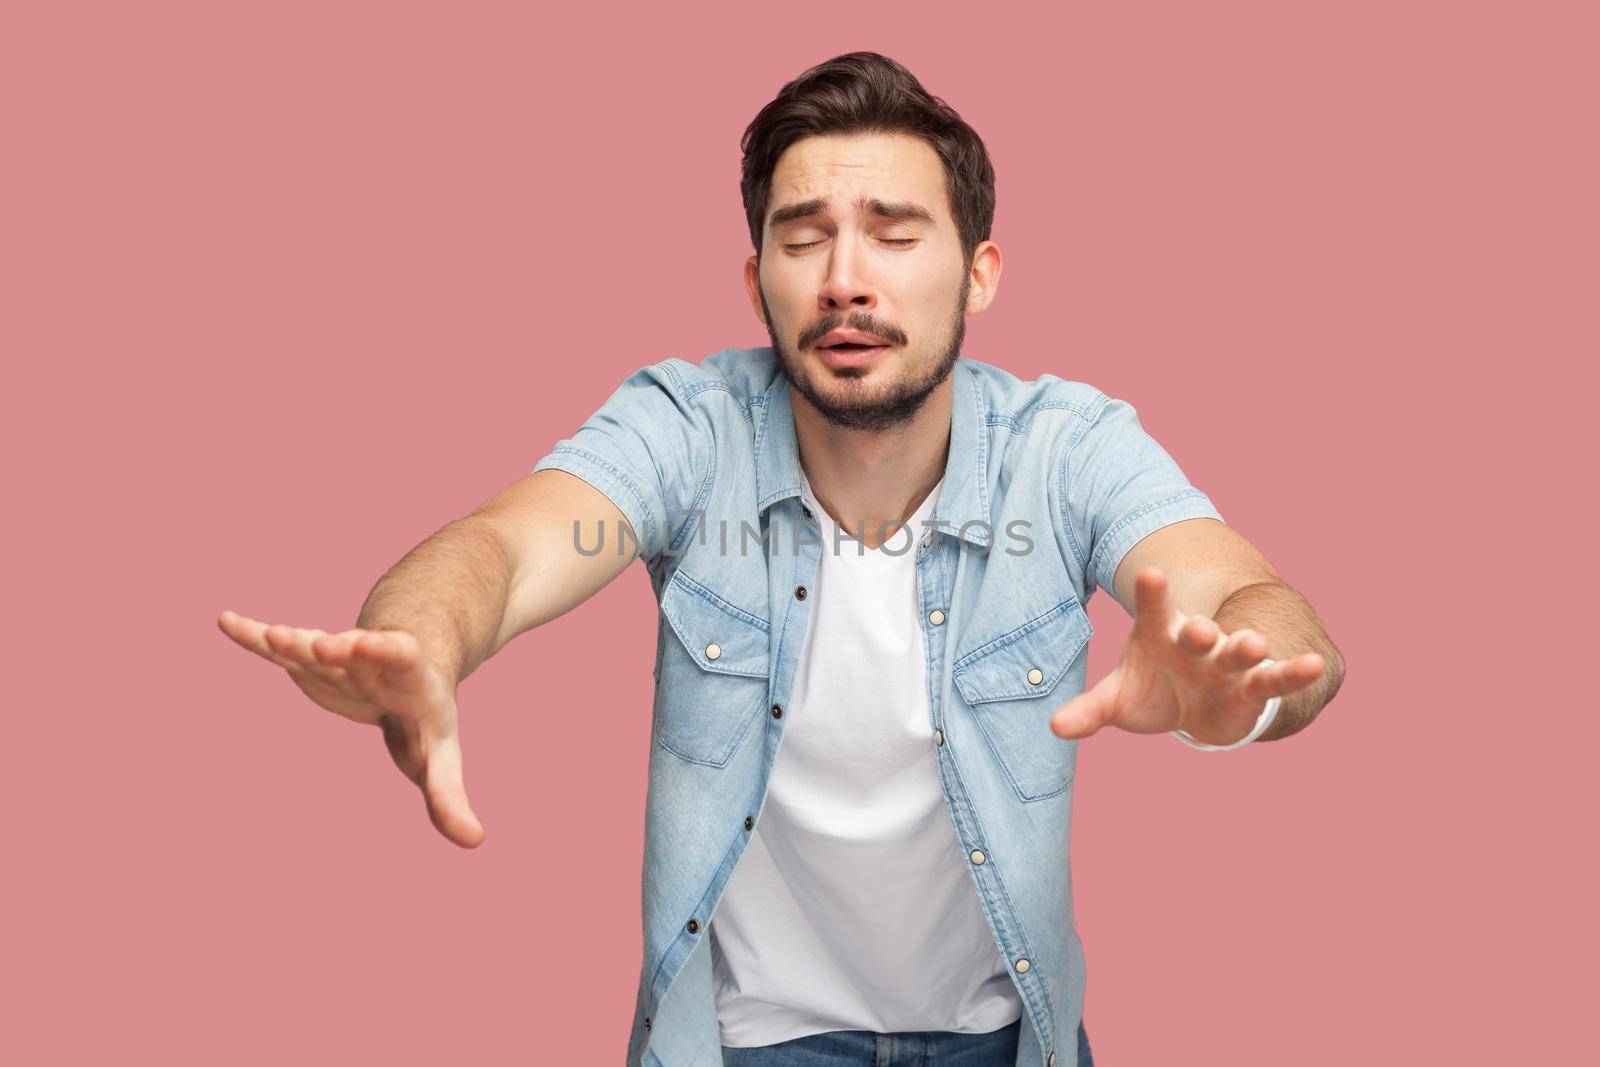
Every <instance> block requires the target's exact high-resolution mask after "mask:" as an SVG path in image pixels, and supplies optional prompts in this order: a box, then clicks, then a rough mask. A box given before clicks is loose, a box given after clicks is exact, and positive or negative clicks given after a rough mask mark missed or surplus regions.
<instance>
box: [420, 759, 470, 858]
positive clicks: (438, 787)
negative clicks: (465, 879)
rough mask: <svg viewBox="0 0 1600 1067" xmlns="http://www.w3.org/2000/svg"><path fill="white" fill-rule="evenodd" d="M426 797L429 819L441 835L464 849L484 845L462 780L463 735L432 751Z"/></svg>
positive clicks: (424, 782)
mask: <svg viewBox="0 0 1600 1067" xmlns="http://www.w3.org/2000/svg"><path fill="white" fill-rule="evenodd" d="M422 794H423V797H424V798H425V800H426V802H427V805H428V818H429V819H430V820H431V821H432V822H433V825H434V828H435V829H437V830H438V831H439V832H440V833H441V834H443V835H444V836H445V837H447V838H449V839H450V840H451V841H453V842H455V843H456V844H458V845H460V846H461V847H462V848H477V847H478V846H479V845H480V844H482V843H483V838H484V831H483V823H482V822H480V821H479V819H478V816H477V815H476V814H475V813H474V812H473V810H472V804H471V803H470V802H469V801H468V800H467V787H466V784H465V782H464V780H463V778H462V773H461V738H460V735H459V734H452V735H451V736H449V737H446V738H441V739H440V740H439V741H437V742H436V743H435V744H434V746H433V748H432V750H431V751H429V753H428V769H427V772H426V775H425V776H424V780H423V784H422Z"/></svg>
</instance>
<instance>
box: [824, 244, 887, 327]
mask: <svg viewBox="0 0 1600 1067" xmlns="http://www.w3.org/2000/svg"><path fill="white" fill-rule="evenodd" d="M862 267H863V263H862V258H861V256H860V255H859V253H858V252H857V250H856V249H855V247H854V245H853V242H851V241H848V240H836V241H834V242H833V247H832V248H831V249H830V250H829V252H828V276H827V277H826V278H824V279H823V281H822V290H821V292H820V293H818V294H817V303H818V306H819V307H821V309H822V310H823V311H838V310H841V309H849V308H866V309H871V308H873V307H876V306H877V303H878V294H877V291H876V290H875V289H874V288H873V286H872V285H871V283H870V282H869V281H868V279H867V278H866V277H865V275H864V273H863V271H862Z"/></svg>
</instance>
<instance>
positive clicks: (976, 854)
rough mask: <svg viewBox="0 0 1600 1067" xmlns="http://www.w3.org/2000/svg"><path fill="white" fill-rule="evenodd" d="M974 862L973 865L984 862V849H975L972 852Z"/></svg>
mask: <svg viewBox="0 0 1600 1067" xmlns="http://www.w3.org/2000/svg"><path fill="white" fill-rule="evenodd" d="M972 862H973V863H982V862H983V849H981V848H975V849H973V850H972Z"/></svg>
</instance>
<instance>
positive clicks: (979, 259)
mask: <svg viewBox="0 0 1600 1067" xmlns="http://www.w3.org/2000/svg"><path fill="white" fill-rule="evenodd" d="M1002 262H1003V261H1002V259H1001V256H1000V246H999V245H997V244H995V243H994V242H993V241H984V242H983V243H982V244H980V245H978V247H977V248H974V249H973V250H972V287H971V288H970V289H969V290H967V307H966V313H967V314H968V315H976V314H978V312H980V311H982V310H983V309H984V308H986V307H988V306H989V304H990V303H991V302H992V301H993V300H994V293H995V290H996V289H998V288H999V287H1000V268H1001V266H1002Z"/></svg>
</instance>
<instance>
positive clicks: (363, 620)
mask: <svg viewBox="0 0 1600 1067" xmlns="http://www.w3.org/2000/svg"><path fill="white" fill-rule="evenodd" d="M510 586H511V560H510V557H509V555H508V553H507V551H506V546H505V544H504V542H503V541H501V540H500V538H499V537H498V536H497V535H496V534H495V532H494V530H493V528H492V527H491V526H490V525H489V524H487V523H485V522H484V521H482V520H480V519H477V518H474V517H473V516H470V515H469V516H467V517H465V518H461V519H457V520H456V521H454V522H452V523H450V524H449V525H447V526H445V527H444V528H443V529H441V530H440V531H439V532H438V533H436V534H434V535H433V536H432V537H429V538H428V539H427V540H426V541H424V542H422V543H421V544H420V545H418V546H417V547H416V548H413V549H412V550H411V551H410V552H408V553H406V555H405V557H404V558H403V559H401V560H400V562H399V563H396V564H395V565H394V566H393V567H390V568H389V570H388V572H387V573H386V574H384V576H383V577H382V578H380V579H379V580H378V584H377V585H375V586H374V587H373V589H372V592H371V593H369V594H368V595H367V600H366V603H365V604H363V605H362V606H361V614H360V617H359V618H358V619H357V620H356V625H357V626H358V627H361V628H363V629H374V630H390V629H396V630H409V631H410V632H411V633H413V634H415V635H416V637H417V640H418V641H420V642H421V643H422V648H423V652H424V654H425V655H426V656H427V657H428V659H429V660H431V661H432V662H433V664H434V665H435V666H437V667H438V668H439V670H440V671H441V672H443V674H444V676H445V680H446V681H447V682H449V683H451V684H452V685H454V684H456V683H458V682H460V681H461V680H462V679H464V678H466V677H467V675H469V674H471V673H472V672H473V671H474V670H476V669H477V668H478V665H479V664H481V663H482V662H483V661H484V660H486V659H488V658H489V657H490V656H492V655H494V653H495V652H496V651H498V650H499V647H500V644H501V641H500V631H501V622H502V620H503V619H504V617H505V611H506V598H507V595H508V593H509V590H510Z"/></svg>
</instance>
